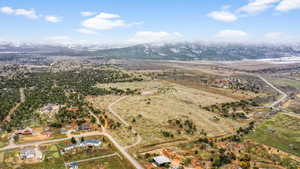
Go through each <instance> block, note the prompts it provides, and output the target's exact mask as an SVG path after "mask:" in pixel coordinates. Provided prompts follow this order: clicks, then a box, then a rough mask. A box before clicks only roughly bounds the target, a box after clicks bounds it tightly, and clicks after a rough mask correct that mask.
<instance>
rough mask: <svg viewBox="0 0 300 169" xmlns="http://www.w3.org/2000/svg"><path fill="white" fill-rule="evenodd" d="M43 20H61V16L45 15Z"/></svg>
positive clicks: (53, 21) (55, 21) (54, 21)
mask: <svg viewBox="0 0 300 169" xmlns="http://www.w3.org/2000/svg"><path fill="white" fill-rule="evenodd" d="M45 20H46V21H48V22H52V23H57V22H61V21H62V20H61V18H59V17H56V16H45Z"/></svg>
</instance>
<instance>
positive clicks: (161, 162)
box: [153, 156, 171, 166]
mask: <svg viewBox="0 0 300 169" xmlns="http://www.w3.org/2000/svg"><path fill="white" fill-rule="evenodd" d="M153 160H154V163H155V164H156V165H157V166H166V165H170V164H171V161H170V159H169V158H168V157H166V156H157V157H154V159H153Z"/></svg>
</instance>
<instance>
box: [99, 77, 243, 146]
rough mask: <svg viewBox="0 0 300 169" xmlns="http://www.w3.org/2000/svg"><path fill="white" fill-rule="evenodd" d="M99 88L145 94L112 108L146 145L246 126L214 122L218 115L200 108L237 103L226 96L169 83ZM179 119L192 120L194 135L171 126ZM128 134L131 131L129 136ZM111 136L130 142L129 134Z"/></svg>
mask: <svg viewBox="0 0 300 169" xmlns="http://www.w3.org/2000/svg"><path fill="white" fill-rule="evenodd" d="M98 87H106V88H108V87H117V88H121V89H126V88H130V89H140V90H141V91H143V92H142V93H143V94H142V95H133V96H128V97H127V98H125V99H124V100H121V101H120V102H118V103H117V104H115V105H114V106H113V109H114V111H116V112H117V113H119V114H120V115H121V116H122V117H123V118H124V119H125V120H126V121H128V122H129V123H130V124H131V125H132V127H133V128H134V129H135V130H136V131H137V132H138V133H139V134H140V135H141V136H142V138H143V141H142V144H143V145H145V144H153V143H158V142H165V141H172V140H174V139H180V138H186V139H190V138H193V137H198V136H199V135H200V133H202V134H203V132H204V133H207V135H208V136H218V135H225V134H228V133H231V132H234V131H235V129H237V128H239V127H240V126H243V123H240V122H237V121H234V120H231V119H228V118H221V117H220V118H219V120H214V118H215V116H217V114H215V113H212V112H208V111H205V110H203V109H201V108H200V105H201V106H208V105H212V104H217V103H224V102H233V101H237V100H236V99H233V98H231V97H226V96H224V95H218V94H216V93H210V92H207V91H202V90H199V89H195V88H190V87H185V86H182V85H179V84H175V83H170V82H167V81H144V82H135V83H113V84H105V85H98ZM102 97H103V96H102ZM104 97H105V96H104ZM102 99H103V98H100V99H93V100H94V105H96V106H97V105H98V106H99V107H101V105H102V106H103V103H99V104H97V103H96V102H98V101H100V102H101V100H102ZM104 100H105V99H104ZM105 105H106V104H105ZM98 106H97V107H98ZM176 119H178V120H182V121H192V123H193V124H194V125H195V126H196V127H195V128H196V131H195V133H194V134H193V135H191V134H187V133H186V132H185V131H184V130H183V129H179V128H176V127H174V126H171V125H170V124H169V120H176ZM179 130H180V131H179ZM163 131H167V132H170V133H172V134H173V136H174V137H171V138H170V137H166V136H164V135H163V133H162V132H163ZM129 132H130V131H128V132H127V133H129ZM179 132H180V133H179ZM112 133H113V135H118V136H119V138H121V139H122V138H126V139H130V138H128V136H127V135H126V131H125V133H124V132H118V131H112ZM114 133H115V134H114ZM123 135H124V137H123ZM121 136H122V137H121ZM117 139H118V138H117ZM130 141H131V142H132V140H130Z"/></svg>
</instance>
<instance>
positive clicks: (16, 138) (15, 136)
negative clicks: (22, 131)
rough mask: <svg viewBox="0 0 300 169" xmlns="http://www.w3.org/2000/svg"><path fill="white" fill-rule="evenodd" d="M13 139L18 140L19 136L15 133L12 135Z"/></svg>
mask: <svg viewBox="0 0 300 169" xmlns="http://www.w3.org/2000/svg"><path fill="white" fill-rule="evenodd" d="M13 139H14V141H15V142H18V141H19V139H20V137H19V135H18V134H15V135H14V137H13Z"/></svg>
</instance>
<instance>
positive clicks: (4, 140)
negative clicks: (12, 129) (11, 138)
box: [0, 137, 8, 148]
mask: <svg viewBox="0 0 300 169" xmlns="http://www.w3.org/2000/svg"><path fill="white" fill-rule="evenodd" d="M7 145H8V138H7V137H0V148H2V147H5V146H7Z"/></svg>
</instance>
